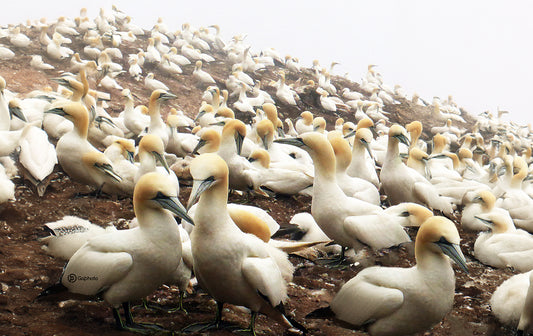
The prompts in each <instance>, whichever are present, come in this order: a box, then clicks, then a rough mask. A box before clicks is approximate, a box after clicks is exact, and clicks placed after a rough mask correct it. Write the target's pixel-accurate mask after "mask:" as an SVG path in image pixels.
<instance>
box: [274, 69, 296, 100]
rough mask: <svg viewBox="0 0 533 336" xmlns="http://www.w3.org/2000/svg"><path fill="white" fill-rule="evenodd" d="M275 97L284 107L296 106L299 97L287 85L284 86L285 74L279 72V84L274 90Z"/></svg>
mask: <svg viewBox="0 0 533 336" xmlns="http://www.w3.org/2000/svg"><path fill="white" fill-rule="evenodd" d="M276 97H277V98H278V99H279V100H280V101H281V102H282V103H283V104H285V105H293V106H296V105H297V104H296V99H299V96H298V94H297V93H296V92H294V91H293V90H292V89H291V88H290V87H289V86H288V85H287V84H285V72H283V71H280V82H279V85H278V87H277V90H276Z"/></svg>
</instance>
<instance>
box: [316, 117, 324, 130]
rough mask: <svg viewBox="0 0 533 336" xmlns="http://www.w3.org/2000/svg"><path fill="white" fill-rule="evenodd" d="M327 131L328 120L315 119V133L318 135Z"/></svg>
mask: <svg viewBox="0 0 533 336" xmlns="http://www.w3.org/2000/svg"><path fill="white" fill-rule="evenodd" d="M325 130H326V119H324V118H322V117H316V118H314V119H313V131H314V132H318V133H324V131H325Z"/></svg>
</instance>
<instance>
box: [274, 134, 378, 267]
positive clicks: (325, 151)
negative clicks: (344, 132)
mask: <svg viewBox="0 0 533 336" xmlns="http://www.w3.org/2000/svg"><path fill="white" fill-rule="evenodd" d="M276 142H280V143H286V144H292V145H294V146H298V147H302V148H303V149H305V150H306V151H307V152H308V153H309V154H310V155H311V158H312V159H313V163H314V166H315V179H314V182H313V199H312V204H311V213H312V214H313V217H314V218H315V220H316V222H317V224H318V226H320V228H321V229H322V231H324V233H325V234H326V235H327V236H328V237H329V238H330V239H332V240H334V241H335V243H337V244H339V245H341V246H343V247H360V242H359V241H358V239H357V237H354V236H352V235H349V234H348V233H347V232H346V230H345V220H346V219H347V218H349V217H350V216H362V215H371V214H377V213H379V212H381V211H382V210H381V208H380V207H379V206H377V205H373V204H370V203H368V202H365V201H361V200H359V199H356V198H353V197H348V196H346V195H345V194H344V192H343V191H342V189H341V187H339V185H338V184H337V181H336V174H335V153H334V151H333V148H332V147H331V145H330V143H329V142H328V140H327V139H326V137H324V136H323V135H322V134H319V133H314V132H310V133H304V134H301V135H300V136H299V137H298V138H285V139H278V140H276ZM343 251H344V249H343ZM343 257H344V254H341V258H343Z"/></svg>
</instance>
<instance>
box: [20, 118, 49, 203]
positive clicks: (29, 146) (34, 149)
mask: <svg viewBox="0 0 533 336" xmlns="http://www.w3.org/2000/svg"><path fill="white" fill-rule="evenodd" d="M19 144H20V154H19V162H20V164H21V166H22V168H23V169H24V171H25V172H27V173H28V174H24V176H25V177H26V178H27V179H29V180H30V182H31V183H32V184H33V185H35V187H36V189H37V194H38V195H39V197H42V196H43V195H44V193H45V191H46V188H47V186H48V183H49V182H50V181H49V179H48V176H49V175H50V174H51V173H52V171H53V170H54V167H55V165H56V163H57V154H56V150H55V147H54V145H52V144H51V143H50V142H48V135H47V134H46V132H44V131H43V130H41V129H40V128H37V127H34V126H32V127H30V128H29V129H28V130H27V131H26V132H25V134H24V136H22V137H21V139H20V141H19Z"/></svg>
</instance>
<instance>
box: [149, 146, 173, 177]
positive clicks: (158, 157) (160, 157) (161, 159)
mask: <svg viewBox="0 0 533 336" xmlns="http://www.w3.org/2000/svg"><path fill="white" fill-rule="evenodd" d="M152 155H153V156H154V157H155V159H156V161H158V162H159V163H160V164H161V165H162V166H163V167H164V168H165V170H166V171H167V173H169V174H170V168H168V163H167V160H165V157H164V156H163V155H161V154H160V153H158V152H156V151H153V152H152Z"/></svg>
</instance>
